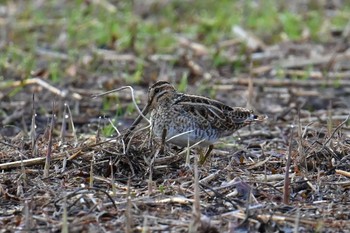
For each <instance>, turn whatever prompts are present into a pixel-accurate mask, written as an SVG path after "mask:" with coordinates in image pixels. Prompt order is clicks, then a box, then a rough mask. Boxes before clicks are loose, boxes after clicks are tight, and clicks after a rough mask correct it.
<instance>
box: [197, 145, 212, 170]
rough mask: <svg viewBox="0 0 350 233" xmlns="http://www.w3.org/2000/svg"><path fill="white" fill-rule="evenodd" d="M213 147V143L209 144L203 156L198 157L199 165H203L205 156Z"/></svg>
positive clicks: (207, 155) (206, 156)
mask: <svg viewBox="0 0 350 233" xmlns="http://www.w3.org/2000/svg"><path fill="white" fill-rule="evenodd" d="M213 149H214V145H209V147H208V150H207V152H206V153H205V155H204V156H202V155H200V158H199V163H200V165H203V164H204V163H205V161H206V160H207V158H208V157H209V155H210V152H211V151H212V150H213Z"/></svg>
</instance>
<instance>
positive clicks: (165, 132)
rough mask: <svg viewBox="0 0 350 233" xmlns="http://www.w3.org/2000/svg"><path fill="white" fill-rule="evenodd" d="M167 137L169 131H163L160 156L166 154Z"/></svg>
mask: <svg viewBox="0 0 350 233" xmlns="http://www.w3.org/2000/svg"><path fill="white" fill-rule="evenodd" d="M166 135H167V129H165V128H164V129H163V131H162V141H161V144H160V151H159V152H160V154H164V146H165V139H166Z"/></svg>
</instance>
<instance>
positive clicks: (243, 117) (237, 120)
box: [131, 81, 265, 150]
mask: <svg viewBox="0 0 350 233" xmlns="http://www.w3.org/2000/svg"><path fill="white" fill-rule="evenodd" d="M149 111H151V124H152V125H151V128H152V131H153V133H154V135H155V136H156V137H159V138H162V136H166V137H165V139H170V138H172V139H171V140H170V142H171V143H173V144H175V145H178V146H181V147H185V146H187V145H188V143H189V145H192V144H195V143H197V142H201V143H200V145H201V146H210V150H211V149H212V145H213V143H215V142H216V141H217V140H218V139H219V138H222V137H225V136H229V135H231V134H232V133H233V132H235V131H236V130H238V129H240V128H242V127H244V126H246V125H248V124H250V123H252V122H254V121H262V120H263V119H265V116H258V115H255V114H253V112H252V111H251V110H248V109H245V108H241V107H230V106H227V105H225V104H223V103H221V102H219V101H216V100H212V99H209V98H206V97H202V96H195V95H188V94H183V93H179V92H177V91H176V89H175V88H174V87H173V86H172V85H171V84H170V83H168V82H166V81H158V82H157V83H155V84H153V85H152V86H151V87H150V88H149V91H148V102H147V105H146V107H145V108H144V110H143V114H144V115H146V114H147V113H148V112H149ZM141 119H142V117H141V116H139V117H138V118H137V119H136V120H135V122H134V123H133V125H132V127H131V129H133V128H134V127H135V126H136V125H137V124H138V123H139V122H140V120H141ZM184 132H188V133H185V134H182V135H181V136H176V135H179V134H181V133H184ZM165 139H164V138H163V140H165Z"/></svg>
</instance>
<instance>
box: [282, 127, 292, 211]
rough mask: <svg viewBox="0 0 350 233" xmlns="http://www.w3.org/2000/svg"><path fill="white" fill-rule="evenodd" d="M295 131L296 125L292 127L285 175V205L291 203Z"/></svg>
mask: <svg viewBox="0 0 350 233" xmlns="http://www.w3.org/2000/svg"><path fill="white" fill-rule="evenodd" d="M293 133H294V127H292V128H291V132H290V138H289V150H288V157H287V163H286V174H285V177H284V185H283V203H284V204H285V205H288V204H289V195H290V180H289V168H290V163H291V159H292V143H293Z"/></svg>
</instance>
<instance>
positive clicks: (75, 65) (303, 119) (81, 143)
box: [0, 0, 350, 232]
mask: <svg viewBox="0 0 350 233" xmlns="http://www.w3.org/2000/svg"><path fill="white" fill-rule="evenodd" d="M28 2H30V3H27V2H25V1H23V2H22V1H21V2H20V1H18V2H17V1H11V2H8V3H6V4H3V3H1V4H0V25H1V24H4V25H5V26H6V27H4V29H2V28H0V32H1V34H0V52H1V57H0V68H1V74H0V90H1V92H0V109H1V111H0V171H1V173H0V232H17V231H27V232H29V231H35V232H37V231H38V232H57V231H61V232H88V231H89V232H90V231H91V232H188V231H192V232H195V231H199V232H247V231H249V232H349V230H348V229H350V218H349V216H350V180H349V178H350V174H349V172H350V171H349V165H350V139H349V138H350V128H349V113H350V112H349V109H350V106H349V103H350V89H349V88H350V65H349V62H348V60H349V59H348V58H349V49H348V44H349V41H348V39H347V38H349V37H348V35H349V34H348V33H349V26H344V24H343V23H342V19H344V18H346V19H348V17H347V16H348V14H349V13H348V12H347V11H346V9H347V8H346V6H344V7H342V6H339V5H336V4H335V5H334V6H333V5H332V6H328V5H322V4H321V3H317V4H316V3H315V4H316V6H313V5H312V4H311V3H309V4H308V6H307V7H308V9H309V11H308V12H304V13H303V12H301V13H300V14H298V9H299V10H300V9H304V8H298V7H301V6H298V5H295V6H293V4H284V5H283V4H282V3H277V2H275V1H269V2H270V3H269V4H272V5H273V6H276V7H272V8H271V7H266V10H267V11H269V12H264V11H263V12H261V11H260V8H259V7H258V6H257V5H254V4H251V5H246V6H242V5H241V1H237V3H231V2H230V1H222V3H221V4H223V5H218V3H216V2H217V1H206V2H205V3H206V4H208V7H209V8H210V9H211V8H212V11H207V8H205V6H203V5H202V4H203V3H202V1H201V3H196V4H198V5H195V7H194V8H193V11H189V9H188V5H187V4H190V3H193V4H194V2H192V1H184V2H181V1H180V2H177V1H164V3H163V2H162V4H163V5H162V4H161V5H157V4H155V3H154V2H153V1H149V2H147V4H150V5H147V4H146V5H142V4H141V3H140V2H137V1H135V2H137V3H136V5H132V6H129V5H128V4H123V3H122V2H124V1H105V0H103V1H84V3H79V4H77V3H72V2H65V4H62V5H57V2H55V1H37V0H34V1H28ZM310 2H314V1H310ZM109 4H112V5H109ZM152 4H155V5H152ZM210 4H212V5H210ZM225 4H226V5H225ZM231 4H235V5H234V6H233V5H231ZM274 4H275V5H274ZM204 5H205V4H204ZM109 6H110V7H109ZM111 6H114V7H111ZM148 6H150V7H149V8H148ZM227 6H229V7H234V9H246V10H248V12H246V14H247V15H244V14H243V13H244V11H243V10H242V12H243V13H242V12H240V13H239V14H237V15H235V14H232V10H231V8H229V7H227ZM128 7H131V8H132V7H133V8H132V9H129V8H128ZM244 7H248V8H244ZM249 7H252V9H255V10H256V11H251V8H249ZM289 7H290V8H293V9H294V10H295V9H296V11H297V14H295V15H292V14H291V13H288V12H286V10H285V9H288V8H289ZM295 7H296V8H295ZM1 9H6V11H2V10H1ZM37 9H40V11H38V10H37ZM73 9H74V10H73ZM101 9H102V10H101ZM106 9H108V10H106ZM120 9H122V10H123V11H121V10H120ZM159 9H163V10H164V13H163V11H159ZM116 11H117V12H118V13H120V14H117V16H115V13H116ZM131 12H132V13H131ZM251 12H257V13H258V14H257V15H258V16H255V17H258V18H259V19H261V20H260V21H257V20H255V21H254V18H253V17H254V15H253V14H251ZM319 12H321V13H323V14H320V15H318V14H317V13H319ZM35 13H36V14H35ZM178 13H182V14H181V15H182V16H183V17H179V16H178V15H177V14H178ZM212 14H213V15H215V16H216V18H215V20H211V18H210V17H213V16H212ZM165 15H166V16H165ZM269 15H270V16H271V17H269ZM112 17H115V18H113V19H115V22H114V21H112V22H111V20H110V19H112ZM206 17H208V18H206ZM236 17H241V18H239V19H238V18H236ZM318 17H323V18H320V19H319V21H317V19H318ZM14 19H16V20H17V21H16V20H14ZM271 19H272V21H273V20H276V21H278V22H276V25H270V24H271V23H272V22H271ZM277 19H278V20H277ZM312 20H316V22H319V23H318V24H317V25H318V26H317V27H314V28H313V27H311V25H312V24H313V23H312V22H313V21H312ZM238 21H239V22H242V23H241V24H240V25H238ZM303 21H305V22H306V23H305V25H303V24H297V25H295V27H296V28H292V26H293V25H294V24H295V23H294V22H303ZM14 22H17V23H14ZM254 22H255V23H256V25H260V26H256V25H255V24H254ZM320 22H322V23H320ZM171 23H172V24H171ZM320 24H321V25H323V27H320V26H319V25H320ZM101 25H105V26H106V28H103V27H102V28H101ZM267 25H270V26H271V27H270V28H268V29H269V30H261V29H262V28H264V29H265V28H266V27H265V26H267ZM301 25H302V26H303V27H300V26H301ZM330 25H331V26H332V27H330ZM117 26H120V27H117ZM157 27H162V31H161V32H160V31H158V30H156V29H155V28H157ZM24 29H25V30H24ZM107 29H108V30H107ZM231 29H232V30H231ZM283 30H284V31H283ZM33 32H34V33H33ZM165 32H167V33H165ZM99 33H100V34H99ZM159 33H161V35H159ZM237 33H238V34H237ZM298 33H299V34H298ZM168 34H169V35H168ZM296 35H297V37H296ZM317 35H320V36H319V40H315V37H317ZM293 38H294V39H293ZM292 39H293V40H292ZM39 45H40V46H39ZM43 45H47V46H46V47H45V46H43ZM158 79H165V80H168V81H170V82H172V83H174V85H177V84H179V83H180V84H179V88H181V89H183V90H186V91H187V92H188V93H195V94H198V95H205V96H209V97H212V98H215V99H218V100H221V101H223V102H225V103H227V104H229V105H232V106H245V105H248V106H249V107H250V108H253V109H254V110H256V111H257V112H259V113H263V114H267V115H268V116H269V119H268V121H266V122H265V123H263V124H256V125H252V126H250V127H247V128H244V129H242V130H240V131H239V132H237V133H236V134H234V137H229V138H226V139H225V140H223V141H222V142H220V143H219V144H218V145H216V147H215V148H216V149H215V150H214V151H213V153H212V156H211V157H210V158H209V159H208V161H207V162H206V163H205V164H204V165H202V166H197V165H196V161H197V156H198V154H197V151H196V150H195V149H191V150H189V153H188V154H187V150H186V148H176V147H174V146H173V145H171V144H166V147H165V152H164V154H161V153H160V143H159V142H158V141H157V140H151V139H150V135H149V131H148V130H149V129H143V130H138V131H136V132H137V133H135V134H134V135H133V137H132V140H131V141H130V142H129V143H126V142H124V141H123V140H122V138H123V136H124V135H125V133H126V132H127V131H126V129H127V128H128V126H129V125H130V123H131V122H132V121H133V119H135V117H136V115H137V113H136V111H135V106H134V103H133V101H134V100H133V99H134V96H132V95H130V93H128V92H118V93H115V94H114V95H109V96H104V97H99V98H92V96H96V95H97V94H98V93H101V92H104V91H106V90H110V89H115V88H119V87H122V86H127V85H130V86H132V87H133V88H134V90H135V92H134V94H135V99H136V102H137V103H138V105H140V106H142V105H144V104H145V102H146V90H147V87H148V86H149V85H150V84H152V83H154V82H155V80H158ZM134 102H135V101H134ZM54 116H55V118H53V117H54ZM101 116H104V117H101ZM112 123H113V124H112ZM141 127H142V126H139V128H138V129H140V128H141ZM116 128H117V129H118V131H116V130H115V129H116ZM111 132H112V134H116V135H114V136H111V135H110V133H111ZM45 162H46V165H45Z"/></svg>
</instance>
